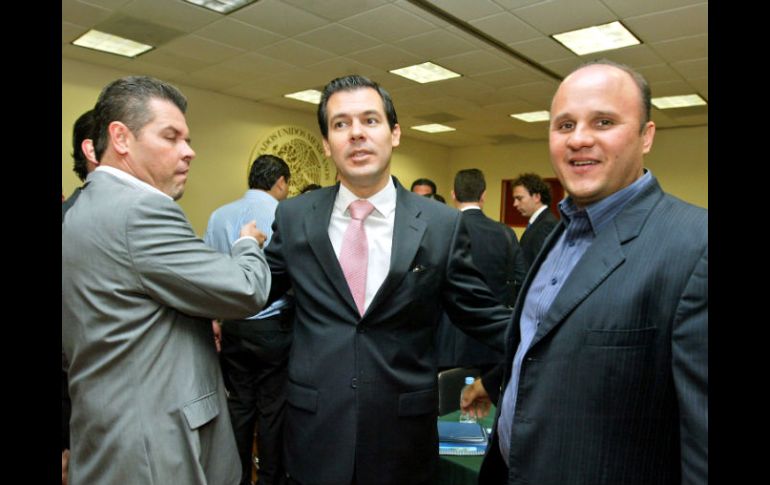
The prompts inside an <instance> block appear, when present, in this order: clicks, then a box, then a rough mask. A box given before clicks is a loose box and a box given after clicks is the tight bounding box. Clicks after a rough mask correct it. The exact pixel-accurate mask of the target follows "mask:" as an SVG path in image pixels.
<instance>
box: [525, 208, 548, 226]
mask: <svg viewBox="0 0 770 485" xmlns="http://www.w3.org/2000/svg"><path fill="white" fill-rule="evenodd" d="M547 208H548V206H547V205H543V206H541V207H540V208H539V209H538V210H536V211H535V212H533V213H532V215H531V216H530V218H529V223H530V224H534V222H535V219H537V217H538V216H539V215H540V213H541V212H543V211H544V210H546V209H547Z"/></svg>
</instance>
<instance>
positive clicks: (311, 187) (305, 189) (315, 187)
mask: <svg viewBox="0 0 770 485" xmlns="http://www.w3.org/2000/svg"><path fill="white" fill-rule="evenodd" d="M320 188H322V187H321V186H320V185H318V184H307V185H306V186H304V187H303V188H302V190H300V191H299V193H300V194H304V193H305V192H310V191H311V190H318V189H320Z"/></svg>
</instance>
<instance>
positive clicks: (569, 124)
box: [556, 121, 575, 131]
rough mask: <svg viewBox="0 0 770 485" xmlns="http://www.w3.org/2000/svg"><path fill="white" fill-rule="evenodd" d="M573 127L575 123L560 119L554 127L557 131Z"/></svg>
mask: <svg viewBox="0 0 770 485" xmlns="http://www.w3.org/2000/svg"><path fill="white" fill-rule="evenodd" d="M574 128H575V123H573V122H571V121H562V122H561V123H559V124H558V125H556V129H557V130H559V131H569V130H572V129H574Z"/></svg>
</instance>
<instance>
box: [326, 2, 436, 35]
mask: <svg viewBox="0 0 770 485" xmlns="http://www.w3.org/2000/svg"><path fill="white" fill-rule="evenodd" d="M340 23H341V24H342V25H345V26H347V27H350V28H351V29H354V30H357V31H359V32H365V33H366V35H369V36H372V37H374V38H376V39H379V40H381V41H383V42H393V41H397V40H401V39H403V38H405V37H411V36H413V35H417V34H422V33H424V32H427V31H430V30H434V29H436V27H435V26H434V25H433V24H431V23H429V22H426V21H425V20H422V19H421V18H420V17H418V16H416V15H414V14H412V13H409V12H407V11H405V10H403V9H400V8H398V7H395V6H393V5H384V6H382V7H379V8H376V9H374V10H370V11H368V12H365V13H361V14H359V15H355V16H353V17H349V18H347V19H345V20H343V21H341V22H340Z"/></svg>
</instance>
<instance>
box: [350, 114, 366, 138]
mask: <svg viewBox="0 0 770 485" xmlns="http://www.w3.org/2000/svg"><path fill="white" fill-rule="evenodd" d="M363 136H364V130H363V126H362V125H361V122H360V121H359V120H358V119H355V118H354V119H353V121H352V122H351V123H350V139H351V140H357V139H359V138H363Z"/></svg>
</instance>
